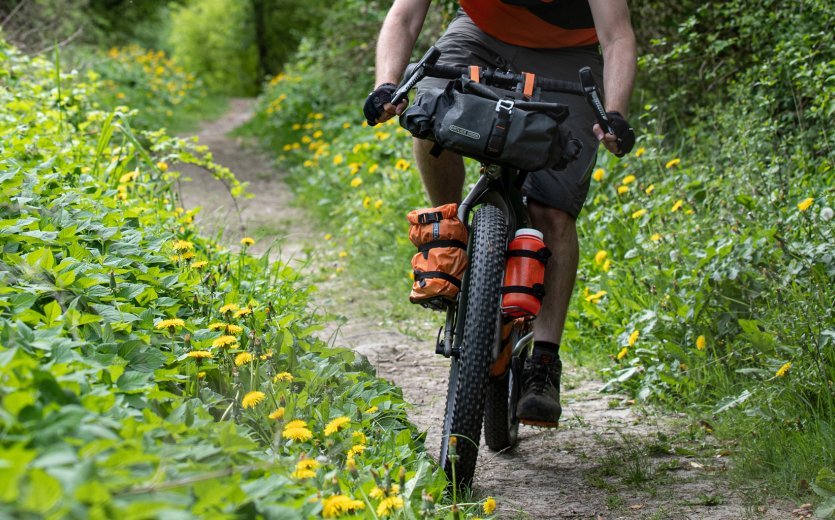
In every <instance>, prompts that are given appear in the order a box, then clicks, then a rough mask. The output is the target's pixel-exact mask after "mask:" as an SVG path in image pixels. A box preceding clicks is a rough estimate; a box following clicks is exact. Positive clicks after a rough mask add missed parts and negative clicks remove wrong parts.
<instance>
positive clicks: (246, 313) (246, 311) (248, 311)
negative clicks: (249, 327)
mask: <svg viewBox="0 0 835 520" xmlns="http://www.w3.org/2000/svg"><path fill="white" fill-rule="evenodd" d="M250 314H252V307H244V308H243V309H240V310H238V311H237V312H235V317H236V318H243V317H244V316H249V315H250Z"/></svg>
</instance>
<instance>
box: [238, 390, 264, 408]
mask: <svg viewBox="0 0 835 520" xmlns="http://www.w3.org/2000/svg"><path fill="white" fill-rule="evenodd" d="M266 397H267V396H266V395H265V394H264V392H259V391H258V390H253V391H252V392H249V393H247V394H246V395H245V396H244V398H243V399H241V406H243V407H244V408H255V407H256V406H258V405H259V404H260V403H261V401H263V400H264V398H266Z"/></svg>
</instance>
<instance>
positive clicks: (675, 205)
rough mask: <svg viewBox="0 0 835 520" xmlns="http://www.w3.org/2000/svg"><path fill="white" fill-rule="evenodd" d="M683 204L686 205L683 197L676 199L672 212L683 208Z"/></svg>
mask: <svg viewBox="0 0 835 520" xmlns="http://www.w3.org/2000/svg"><path fill="white" fill-rule="evenodd" d="M683 205H684V201H683V200H682V199H678V200H677V201H675V203H674V204H673V207H672V208H670V211H671V212H672V213H675V212H676V211H678V210H680V209H681V206H683Z"/></svg>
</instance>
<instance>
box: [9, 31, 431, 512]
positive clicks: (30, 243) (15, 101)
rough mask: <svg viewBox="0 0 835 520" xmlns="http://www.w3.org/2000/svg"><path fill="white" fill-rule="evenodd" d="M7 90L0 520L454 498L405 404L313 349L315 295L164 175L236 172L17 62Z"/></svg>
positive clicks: (362, 372) (324, 350)
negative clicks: (219, 239)
mask: <svg viewBox="0 0 835 520" xmlns="http://www.w3.org/2000/svg"><path fill="white" fill-rule="evenodd" d="M0 79H1V80H2V82H3V85H4V88H3V89H2V90H0V106H2V107H3V110H2V114H3V115H2V117H0V142H2V143H3V144H2V146H0V221H2V226H0V245H2V247H0V251H2V252H0V403H1V404H0V429H2V431H3V436H2V439H0V512H2V513H0V514H3V515H5V516H11V517H21V516H52V517H64V516H73V517H120V518H122V517H149V516H153V517H166V516H170V515H177V516H185V517H206V516H211V517H220V516H246V517H249V516H252V517H255V516H264V517H287V518H307V517H310V516H316V515H319V514H320V512H323V509H324V508H333V507H334V506H333V504H334V502H333V500H335V499H334V498H333V497H335V496H338V495H343V494H344V495H346V496H347V497H352V499H356V500H357V501H359V502H351V506H350V507H351V508H354V509H364V510H366V511H370V510H371V509H377V508H378V507H380V505H379V504H380V502H381V498H382V497H383V496H385V495H386V494H390V495H392V500H391V501H389V504H391V505H392V507H393V508H395V509H397V508H398V502H397V500H402V502H399V504H401V505H402V507H403V508H404V509H406V510H408V511H410V512H411V511H416V510H418V509H419V508H421V507H424V506H427V504H429V503H428V502H426V501H425V500H424V499H422V498H421V495H422V493H428V495H426V496H434V497H438V496H439V494H440V493H441V492H442V490H443V488H444V486H445V482H444V478H443V474H442V472H439V471H437V470H436V469H435V466H434V465H433V464H431V463H430V461H429V459H428V457H427V456H426V455H424V454H423V453H422V452H421V450H420V448H419V445H418V444H417V441H416V439H417V438H418V436H417V435H416V432H415V431H414V428H413V427H412V426H410V425H409V424H408V422H407V421H406V416H405V403H404V402H403V400H402V397H401V396H400V393H399V391H398V390H397V389H395V388H393V387H392V386H391V385H389V384H388V383H385V382H384V381H381V380H379V379H376V378H375V377H373V375H372V374H370V373H369V372H368V370H367V369H365V368H363V365H362V364H361V363H359V362H358V361H357V360H356V359H355V356H354V355H353V354H352V353H351V352H349V351H347V350H344V349H333V348H328V347H326V346H325V345H324V344H322V343H321V342H319V341H317V340H315V339H313V338H312V336H311V333H312V332H313V331H314V330H315V328H316V327H317V321H316V319H315V318H314V317H313V316H312V315H311V314H310V313H309V311H308V310H307V305H308V302H307V299H308V294H309V289H308V288H306V287H305V286H304V285H303V284H301V282H300V280H299V279H298V275H297V274H296V273H295V272H294V271H292V270H291V269H290V268H289V267H287V266H286V265H283V264H281V263H274V264H270V263H269V261H268V259H267V257H266V256H265V257H264V258H262V259H257V258H253V257H252V256H250V255H249V254H247V251H246V247H247V245H246V244H244V245H243V250H242V252H241V253H231V252H229V251H227V250H224V249H222V248H220V247H218V245H217V244H215V243H213V242H211V241H208V240H206V239H204V238H202V237H200V236H199V235H198V234H197V233H196V231H195V229H194V227H193V224H192V220H193V214H194V212H193V211H192V212H185V211H183V210H182V208H180V207H179V204H178V202H177V199H178V197H177V194H176V192H175V191H173V189H172V186H173V184H174V183H175V181H176V179H177V174H176V173H175V172H173V168H170V167H169V164H175V163H177V162H193V163H196V164H199V165H202V166H203V167H205V168H207V169H209V170H210V171H213V172H214V173H215V174H216V175H218V176H221V177H222V178H223V179H224V180H225V181H226V182H230V183H233V182H234V179H233V178H230V175H231V174H229V172H228V170H225V169H223V168H220V167H218V166H216V165H214V164H213V163H211V160H210V158H209V157H208V156H206V155H205V150H204V149H201V148H200V147H197V146H195V145H194V144H193V143H192V142H191V141H184V140H181V139H176V138H171V137H168V136H167V135H166V134H165V133H164V132H162V131H157V132H144V133H142V134H141V135H140V134H137V133H136V132H134V131H133V130H132V129H131V128H130V126H129V121H130V117H131V115H130V113H128V112H125V111H123V110H116V111H113V112H103V111H101V110H98V109H96V107H95V102H96V101H95V99H96V96H97V95H98V94H97V93H98V92H99V91H100V90H101V89H102V88H105V87H104V86H103V84H102V83H101V82H100V81H98V80H96V79H95V78H89V77H87V78H82V77H79V75H78V74H77V73H72V74H65V73H60V72H58V71H56V69H55V67H54V66H53V65H52V64H51V63H49V62H47V61H46V60H43V59H40V58H35V59H31V60H30V59H28V58H25V57H22V56H21V55H20V54H18V53H17V52H16V51H15V50H14V49H12V48H10V47H8V46H7V45H6V44H4V43H0ZM143 142H144V143H148V146H147V147H145V146H142V144H141V143H143ZM241 189H242V186H240V185H234V184H233V191H235V192H240V190H241ZM343 417H344V419H342V418H343ZM335 419H338V420H337V421H335V422H334V420H335ZM292 420H295V421H304V425H302V424H301V423H298V422H296V423H295V424H293V423H292V422H291V421H292ZM291 430H293V431H291ZM305 471H309V472H310V473H312V474H307V473H305ZM394 484H398V486H397V488H396V489H395V486H394ZM377 488H380V489H379V490H377ZM375 490H376V491H375ZM375 497H376V498H375ZM395 498H396V499H397V500H395ZM329 500H330V501H329ZM427 507H428V506H427Z"/></svg>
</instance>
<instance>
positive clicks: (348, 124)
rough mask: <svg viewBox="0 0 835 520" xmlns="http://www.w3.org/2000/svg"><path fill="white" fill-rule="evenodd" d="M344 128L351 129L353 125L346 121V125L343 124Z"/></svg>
mask: <svg viewBox="0 0 835 520" xmlns="http://www.w3.org/2000/svg"><path fill="white" fill-rule="evenodd" d="M342 128H346V129H347V128H351V123H349V122H348V121H345V122H344V123H342Z"/></svg>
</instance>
